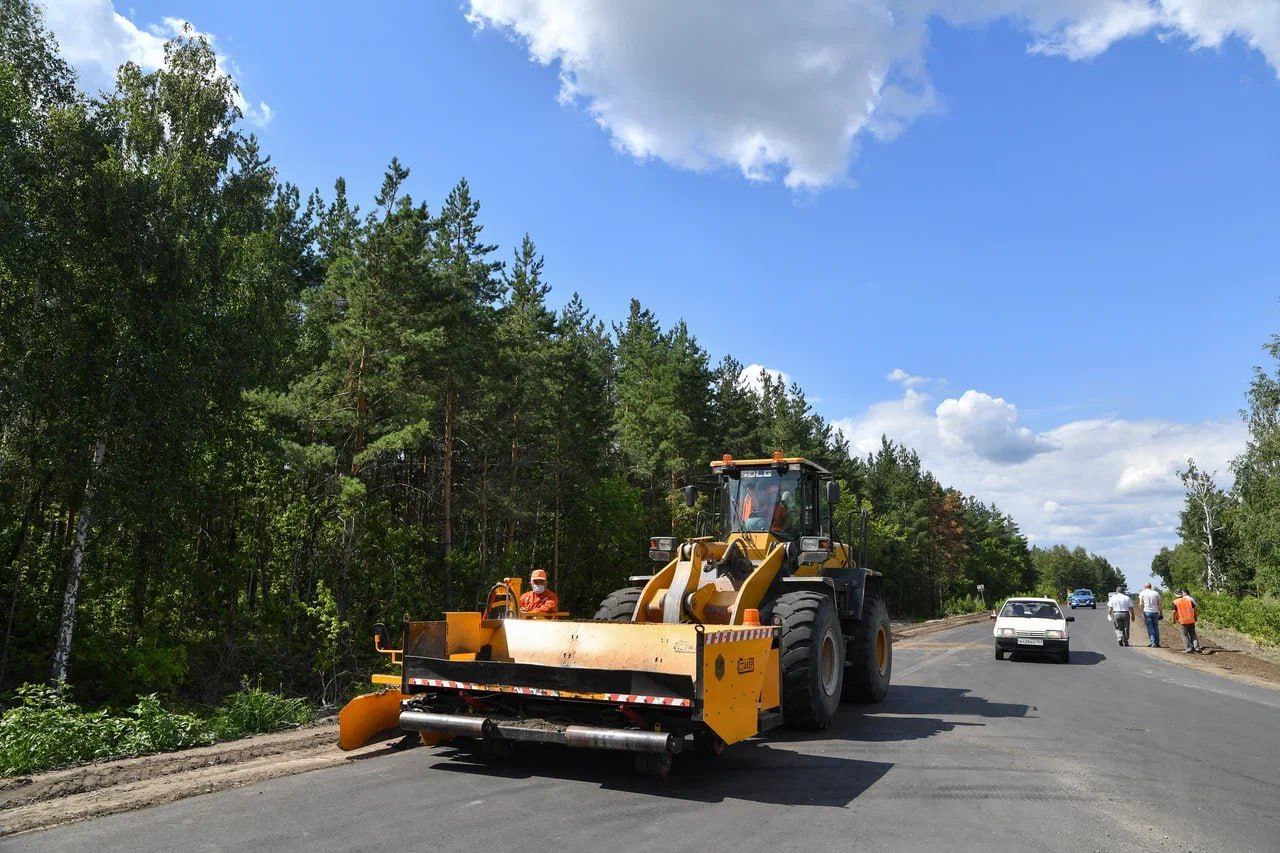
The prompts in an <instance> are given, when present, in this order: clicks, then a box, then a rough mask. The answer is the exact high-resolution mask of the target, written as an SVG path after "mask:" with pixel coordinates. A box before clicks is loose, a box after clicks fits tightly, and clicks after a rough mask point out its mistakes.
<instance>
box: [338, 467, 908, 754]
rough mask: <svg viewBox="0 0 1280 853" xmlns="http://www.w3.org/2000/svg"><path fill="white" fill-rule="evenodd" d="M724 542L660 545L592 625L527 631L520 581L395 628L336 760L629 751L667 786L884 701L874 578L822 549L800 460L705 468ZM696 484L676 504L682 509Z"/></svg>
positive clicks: (820, 491)
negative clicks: (519, 748)
mask: <svg viewBox="0 0 1280 853" xmlns="http://www.w3.org/2000/svg"><path fill="white" fill-rule="evenodd" d="M711 468H712V472H713V475H714V477H713V479H714V492H713V495H712V505H713V506H714V510H715V511H714V516H715V521H716V522H717V526H718V527H719V532H720V534H721V535H720V536H718V537H712V536H706V537H695V538H692V539H689V540H687V541H679V540H677V539H675V538H673V537H669V536H656V537H653V538H652V539H650V541H649V554H650V557H652V558H653V559H654V560H655V561H657V563H659V564H660V566H661V568H659V569H658V570H657V571H656V572H655V573H654V574H651V575H641V576H635V577H632V578H630V581H631V585H630V586H627V587H625V588H623V589H620V590H617V591H616V592H614V593H612V594H610V595H609V596H608V597H607V598H606V599H605V600H604V601H603V602H602V603H601V605H600V609H599V610H598V611H597V612H596V614H595V618H594V619H592V620H591V621H574V620H571V619H529V618H523V616H524V614H522V613H521V612H520V610H519V605H518V598H519V585H518V582H517V581H515V580H508V581H504V582H503V583H500V584H498V585H495V588H494V590H495V591H494V592H492V593H490V596H489V601H488V604H487V606H486V608H485V610H484V611H482V612H461V613H446V614H445V618H444V619H443V620H440V621H433V622H407V623H406V625H405V630H404V643H403V646H402V648H401V649H396V650H390V649H388V648H387V637H386V632H385V629H382V628H381V627H379V629H378V632H377V636H376V637H375V645H376V646H377V647H378V648H379V650H380V651H383V652H384V653H387V654H390V655H391V657H392V660H393V661H395V662H398V663H400V664H401V673H400V675H399V676H387V675H378V676H374V681H375V683H380V684H382V685H384V687H385V688H386V689H385V690H384V691H383V692H382V693H377V694H370V695H368V696H362V697H360V698H358V699H356V700H353V702H352V703H350V704H349V705H348V706H347V707H346V708H344V709H343V711H342V714H341V715H340V730H341V734H340V743H341V745H342V747H343V748H344V749H350V748H354V747H356V746H359V745H361V744H363V743H364V742H366V741H367V740H368V739H370V738H371V737H373V736H374V735H375V734H376V733H378V732H381V731H384V730H388V729H399V730H400V731H402V732H406V733H410V734H412V733H415V732H417V733H421V736H422V739H423V741H424V742H426V743H438V742H439V741H441V740H444V739H449V738H458V737H468V738H478V739H480V740H482V741H483V743H484V745H485V747H486V748H488V749H490V750H492V751H494V752H502V751H505V750H507V749H509V748H510V747H511V746H512V745H513V744H516V743H520V742H549V743H558V744H563V745H566V746H573V747H592V748H601V749H615V750H622V751H626V752H631V753H635V756H636V766H637V769H639V770H640V771H641V772H644V773H648V774H652V775H657V776H665V775H666V774H667V773H668V772H669V771H670V768H671V763H672V756H673V755H674V754H675V753H678V752H681V751H683V750H686V749H690V748H695V749H700V750H705V751H709V752H713V753H718V752H719V751H720V750H721V749H723V748H724V747H725V746H726V745H728V744H733V743H736V742H737V741H740V740H744V739H746V738H749V737H752V736H753V735H756V734H758V733H759V732H761V731H764V730H766V729H769V728H772V727H774V726H777V725H785V726H787V727H789V728H796V729H822V728H825V727H826V726H827V725H828V724H830V722H831V720H832V718H833V717H834V715H835V713H836V710H837V708H838V707H839V705H840V702H841V701H842V700H846V701H852V702H863V703H869V702H880V701H883V700H884V697H885V694H886V692H887V691H888V689H889V677H890V672H891V669H892V666H893V639H892V635H891V632H890V628H889V617H888V612H887V610H886V608H885V602H884V596H883V591H882V588H883V578H882V576H881V575H880V574H879V573H878V572H874V571H871V570H869V569H866V568H863V567H860V566H857V565H855V564H854V560H853V559H852V549H851V547H850V545H849V544H846V543H840V542H837V541H836V540H835V526H834V509H835V505H836V504H837V502H838V501H839V497H840V489H839V486H838V484H837V483H836V482H835V481H834V479H833V478H832V475H831V473H830V472H828V471H826V470H825V469H823V468H822V467H821V466H819V465H816V464H814V463H813V462H810V461H808V460H806V459H799V458H786V457H784V456H783V455H782V453H780V452H778V453H775V454H774V455H773V458H771V459H750V460H734V459H733V458H732V457H730V456H725V457H724V458H723V459H722V460H720V461H717V462H713V463H711ZM697 496H698V493H697V488H696V487H693V486H690V487H688V488H687V489H686V491H685V499H686V502H687V503H689V504H690V505H693V504H694V503H695V502H696V499H697Z"/></svg>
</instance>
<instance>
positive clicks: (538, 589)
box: [520, 569, 560, 616]
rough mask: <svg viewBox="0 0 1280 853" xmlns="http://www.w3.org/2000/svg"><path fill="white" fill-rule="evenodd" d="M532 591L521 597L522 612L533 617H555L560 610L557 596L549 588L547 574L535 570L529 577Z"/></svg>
mask: <svg viewBox="0 0 1280 853" xmlns="http://www.w3.org/2000/svg"><path fill="white" fill-rule="evenodd" d="M529 586H530V589H529V591H528V592H526V593H525V594H524V595H522V596H520V610H521V612H523V613H528V614H531V615H533V616H554V615H555V614H556V613H557V612H559V610H560V602H559V600H558V599H557V598H556V594H555V593H554V592H552V591H551V590H550V589H548V588H547V573H546V571H545V570H543V569H534V570H533V573H532V574H530V575H529Z"/></svg>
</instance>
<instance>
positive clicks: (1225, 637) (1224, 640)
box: [1133, 618, 1280, 689]
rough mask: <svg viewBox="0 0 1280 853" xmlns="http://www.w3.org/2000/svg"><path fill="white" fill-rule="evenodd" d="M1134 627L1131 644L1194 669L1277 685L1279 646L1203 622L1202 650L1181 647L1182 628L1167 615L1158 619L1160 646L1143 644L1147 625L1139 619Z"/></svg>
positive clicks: (1200, 632)
mask: <svg viewBox="0 0 1280 853" xmlns="http://www.w3.org/2000/svg"><path fill="white" fill-rule="evenodd" d="M1137 623H1138V624H1137V626H1136V627H1135V629H1134V630H1133V644H1134V648H1141V649H1142V651H1144V652H1146V653H1148V654H1153V655H1157V656H1159V657H1162V658H1164V659H1166V660H1170V661H1174V662H1176V663H1179V664H1182V665H1184V666H1189V667H1192V668H1193V669H1199V670H1203V671H1205V672H1212V673H1214V674H1216V675H1222V676H1226V677H1227V678H1234V679H1236V680H1237V681H1243V682H1246V683H1248V684H1255V685H1261V686H1263V687H1271V688H1275V689H1280V650H1276V649H1272V648H1270V647H1266V646H1262V645H1260V644H1258V643H1256V642H1254V641H1253V640H1251V639H1249V638H1248V637H1246V636H1244V635H1243V634H1240V633H1238V632H1236V631H1230V630H1227V629H1224V628H1217V627H1215V626H1212V625H1206V624H1204V623H1203V622H1202V623H1200V624H1198V625H1197V626H1196V633H1197V635H1198V636H1199V637H1200V645H1201V646H1203V647H1204V651H1203V653H1201V654H1198V655H1197V654H1187V653H1186V652H1184V651H1183V650H1182V632H1181V631H1180V630H1179V629H1178V626H1177V625H1176V624H1175V623H1174V622H1173V621H1172V620H1170V619H1168V618H1166V619H1164V620H1163V621H1162V622H1161V623H1160V640H1161V646H1160V648H1158V649H1156V648H1146V647H1145V644H1146V643H1147V641H1148V639H1147V628H1146V624H1145V623H1144V622H1143V620H1142V619H1138V620H1137Z"/></svg>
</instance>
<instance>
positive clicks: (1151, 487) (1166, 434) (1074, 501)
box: [835, 388, 1245, 583]
mask: <svg viewBox="0 0 1280 853" xmlns="http://www.w3.org/2000/svg"><path fill="white" fill-rule="evenodd" d="M965 398H969V403H968V404H965V403H964V401H965ZM1016 415H1017V412H1016V408H1014V407H1013V405H1012V404H1010V403H1008V402H1006V401H1004V400H1002V399H1001V398H999V397H993V396H992V395H989V394H984V393H981V392H978V391H968V392H966V393H965V394H963V395H961V397H960V398H959V399H950V400H943V401H942V402H941V403H940V404H938V405H937V406H936V407H935V406H933V405H931V400H930V399H929V397H928V396H927V395H925V394H922V393H920V392H918V391H916V390H915V389H911V388H908V389H907V390H906V391H905V392H904V394H903V396H902V397H901V398H898V399H896V400H887V401H883V402H879V403H875V404H873V405H871V406H869V407H868V408H867V410H866V411H865V412H863V413H862V414H860V415H858V416H856V417H852V418H846V419H844V420H841V421H837V422H836V424H835V426H836V427H837V428H838V429H840V430H841V431H842V432H843V433H844V434H845V436H846V437H847V438H848V439H849V441H850V443H851V445H852V447H853V448H854V449H855V450H856V451H857V452H859V453H864V454H865V453H871V452H874V451H875V450H876V449H877V448H878V447H879V446H880V437H881V435H888V436H889V437H890V438H891V439H893V440H895V441H899V442H901V443H903V444H906V445H908V446H910V447H913V448H914V449H915V450H916V451H917V452H918V453H919V454H920V457H921V460H922V462H923V464H924V465H925V466H926V467H927V468H929V469H930V470H932V471H933V472H934V474H936V475H937V476H938V478H939V479H940V480H941V481H942V482H943V483H947V484H949V485H953V486H956V487H957V488H960V489H962V490H964V491H965V492H968V493H970V494H973V495H976V496H977V497H979V498H980V499H982V500H984V501H990V502H994V503H995V504H996V505H998V506H999V507H1000V508H1001V509H1002V510H1004V511H1005V512H1008V513H1009V514H1011V515H1012V516H1013V517H1014V518H1015V519H1016V520H1017V521H1018V523H1019V524H1020V525H1021V526H1022V530H1023V532H1025V533H1026V534H1027V535H1028V537H1029V538H1030V539H1031V540H1032V541H1033V542H1035V543H1037V544H1041V545H1046V544H1056V543H1063V544H1070V545H1075V544H1080V545H1083V546H1085V547H1086V548H1088V549H1089V550H1091V551H1095V552H1097V553H1101V554H1104V555H1106V556H1107V557H1108V558H1109V559H1111V560H1112V561H1113V562H1115V563H1116V565H1118V566H1120V567H1121V568H1122V569H1123V570H1124V571H1125V572H1126V574H1127V575H1128V577H1129V580H1130V582H1131V583H1138V582H1140V581H1142V580H1144V579H1145V578H1146V577H1147V573H1148V571H1149V568H1150V563H1151V557H1152V556H1153V555H1154V554H1155V553H1156V552H1157V551H1158V550H1159V549H1160V547H1161V546H1163V545H1171V544H1173V543H1174V542H1176V541H1177V535H1176V532H1175V530H1176V528H1177V525H1178V513H1179V512H1180V511H1181V508H1182V484H1181V483H1180V482H1179V480H1178V475H1177V472H1178V469H1179V468H1180V467H1181V466H1184V465H1185V464H1186V460H1187V457H1194V458H1195V459H1196V461H1197V462H1199V463H1200V464H1201V465H1202V467H1204V468H1206V469H1208V470H1210V471H1214V470H1216V471H1219V472H1225V471H1227V470H1228V469H1227V462H1228V460H1229V459H1230V458H1231V457H1232V456H1234V455H1236V454H1238V453H1239V452H1240V451H1241V450H1242V449H1243V448H1244V442H1245V428H1244V425H1243V424H1242V423H1239V422H1234V421H1232V422H1225V423H1224V422H1217V421H1205V422H1201V423H1178V422H1173V421H1164V420H1154V419H1151V420H1136V421H1130V420H1121V419H1115V418H1100V419H1089V420H1076V421H1069V422H1066V423H1063V424H1060V425H1059V426H1056V427H1053V428H1052V429H1049V430H1047V431H1046V432H1044V433H1040V434H1034V433H1031V431H1030V430H1027V434H1029V436H1028V435H1025V434H1023V433H1021V432H1020V430H1023V429H1025V427H1021V426H1020V425H1018V423H1017V418H1016ZM958 424H959V425H960V426H957V425H958ZM1031 442H1034V444H1031ZM993 447H994V448H995V449H996V452H994V453H993V452H991V450H992V448H993ZM1011 447H1012V448H1013V449H1014V450H1016V451H1018V452H1016V453H1014V452H1011V451H1010V448H1011ZM979 448H985V450H986V452H982V451H981V450H980V449H979ZM1032 450H1033V452H1029V451H1032ZM1219 485H1222V486H1224V487H1226V486H1229V483H1228V482H1226V481H1225V478H1220V483H1219Z"/></svg>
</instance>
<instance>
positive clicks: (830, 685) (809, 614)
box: [771, 592, 844, 730]
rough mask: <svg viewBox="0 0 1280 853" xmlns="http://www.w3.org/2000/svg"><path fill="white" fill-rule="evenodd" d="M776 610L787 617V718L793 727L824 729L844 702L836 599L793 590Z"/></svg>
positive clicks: (784, 716) (783, 649) (784, 623)
mask: <svg viewBox="0 0 1280 853" xmlns="http://www.w3.org/2000/svg"><path fill="white" fill-rule="evenodd" d="M771 615H772V616H774V617H779V618H781V620H782V637H781V639H780V643H779V652H780V653H781V659H782V721H783V722H784V723H785V724H786V725H787V727H788V728H792V729H808V730H817V729H825V728H826V727H827V726H829V725H830V724H831V720H832V718H833V717H835V715H836V711H837V710H838V709H839V707H840V690H841V684H842V683H843V679H844V635H843V633H841V631H840V619H839V618H838V617H837V616H836V608H835V604H834V602H832V600H831V599H830V598H829V597H828V596H825V595H822V594H820V593H816V592H789V593H787V594H786V595H782V596H779V597H778V600H777V601H775V602H774V604H773V608H772V614H771Z"/></svg>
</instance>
